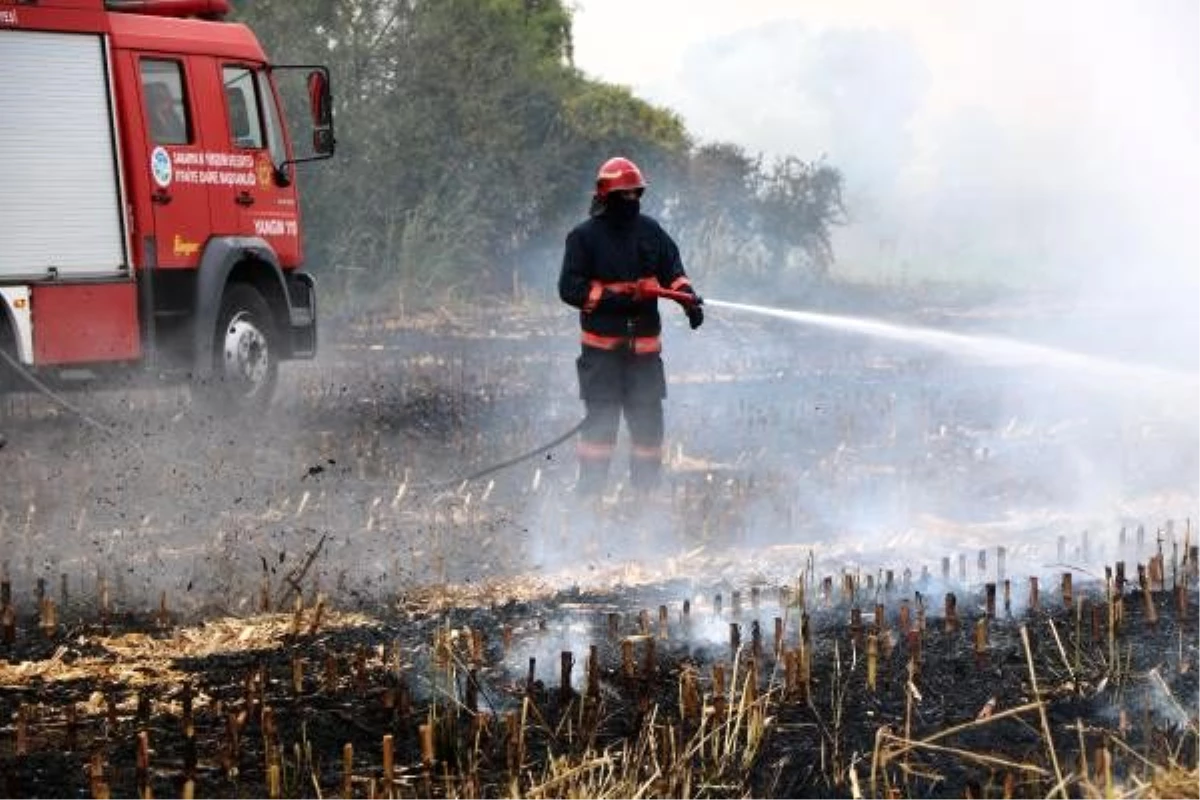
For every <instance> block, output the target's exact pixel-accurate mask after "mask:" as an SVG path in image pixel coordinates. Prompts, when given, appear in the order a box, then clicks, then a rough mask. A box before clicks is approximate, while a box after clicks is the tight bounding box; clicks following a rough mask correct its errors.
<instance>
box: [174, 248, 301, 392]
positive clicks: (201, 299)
mask: <svg viewBox="0 0 1200 800" xmlns="http://www.w3.org/2000/svg"><path fill="white" fill-rule="evenodd" d="M251 264H253V267H251V270H252V272H251V275H252V277H251V275H248V276H247V277H248V278H249V282H250V283H253V284H259V283H261V282H269V283H277V284H278V290H279V293H280V296H281V297H282V298H283V302H284V303H285V305H286V304H288V299H287V297H288V294H287V284H286V283H285V282H284V278H283V270H282V269H281V268H280V266H279V259H278V258H277V257H276V256H275V251H274V250H272V249H271V246H270V245H268V244H267V243H266V242H265V241H264V240H263V239H261V238H260V237H258V236H218V237H214V238H212V239H209V240H208V242H207V244H205V246H204V253H203V254H202V255H201V256H200V265H199V268H198V269H197V274H196V310H195V314H194V316H193V353H194V360H193V366H192V370H193V375H194V377H197V378H206V377H208V376H210V375H211V374H212V369H213V328H214V326H216V324H217V314H219V313H220V311H221V297H222V295H223V294H224V293H225V287H226V285H227V284H228V283H229V280H230V276H231V275H232V274H233V273H234V272H235V271H239V272H241V271H243V270H244V269H246V268H247V266H248V265H251ZM264 299H266V300H267V302H268V304H270V302H271V301H270V298H269V297H267V298H264ZM273 310H275V311H276V324H278V325H280V326H281V330H286V327H284V326H286V325H287V319H288V317H287V313H286V309H285V313H284V315H283V317H282V320H280V318H279V315H278V309H273Z"/></svg>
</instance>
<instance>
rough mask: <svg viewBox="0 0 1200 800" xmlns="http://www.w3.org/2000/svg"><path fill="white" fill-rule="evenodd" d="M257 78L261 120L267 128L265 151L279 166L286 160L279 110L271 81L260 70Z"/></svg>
mask: <svg viewBox="0 0 1200 800" xmlns="http://www.w3.org/2000/svg"><path fill="white" fill-rule="evenodd" d="M256 74H257V77H258V96H259V97H261V98H262V99H263V120H264V121H265V122H266V128H267V149H269V150H270V151H271V162H272V163H273V164H275V166H279V165H280V164H282V163H283V162H284V161H286V160H287V150H286V149H285V148H284V145H283V129H282V126H281V125H280V124H279V109H278V107H277V106H276V105H275V93H274V92H273V91H272V90H271V80H270V79H269V78H268V77H267V73H266V72H264V71H262V70H260V71H259V72H258V73H256Z"/></svg>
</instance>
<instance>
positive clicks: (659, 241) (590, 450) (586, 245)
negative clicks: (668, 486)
mask: <svg viewBox="0 0 1200 800" xmlns="http://www.w3.org/2000/svg"><path fill="white" fill-rule="evenodd" d="M645 189H646V181H645V179H644V178H643V177H642V172H641V170H639V169H638V167H637V165H636V164H634V163H633V162H632V161H630V160H629V159H627V158H622V157H616V158H610V159H608V160H607V161H605V162H604V164H602V165H601V167H600V170H599V174H598V175H597V177H596V192H595V195H594V196H593V197H592V204H591V211H590V214H589V218H588V219H587V220H585V221H583V222H581V223H580V224H579V225H577V226H576V227H575V228H573V229H572V230H571V232H570V233H569V234H567V240H566V246H565V249H564V252H563V262H562V272H561V274H560V275H559V279H558V294H559V297H561V298H562V300H563V302H565V303H567V304H568V305H571V306H574V307H575V308H578V309H579V311H580V313H579V324H580V326H581V327H582V329H583V331H582V352H581V353H580V355H579V358H578V359H577V361H576V368H577V372H578V377H579V393H580V397H581V398H582V399H583V401H584V404H585V406H586V409H587V419H586V421H585V422H584V425H583V428H582V429H581V430H580V433H579V440H578V442H577V447H576V454H577V457H578V459H579V482H578V484H577V491H578V492H579V494H580V495H582V496H584V497H592V498H595V497H598V496H599V495H600V494H601V493H602V492H603V491H604V485H605V482H606V480H607V477H608V470H609V462H610V461H611V459H612V454H613V449H614V446H615V445H616V441H617V431H618V428H619V426H620V421H621V415H622V413H623V414H624V416H625V424H626V426H627V428H628V431H629V438H630V444H631V450H630V470H629V478H630V486H631V488H633V490H634V491H637V492H648V491H651V490H653V489H654V488H655V487H656V486H657V485H658V483H659V480H660V476H661V472H662V455H663V453H662V450H663V403H662V401H663V398H665V397H666V395H667V383H666V378H665V375H664V372H663V362H662V356H661V351H662V341H661V332H662V320H661V318H660V317H659V313H658V298H657V297H656V296H653V295H647V294H646V293H645V291H644V287H645V286H646V284H645V283H644V282H645V281H647V280H649V281H656V285H659V286H662V287H664V288H668V289H672V290H676V291H680V292H685V293H687V294H689V295H691V296H692V297H694V298H695V302H693V303H687V304H681V305H682V306H683V308H684V310H685V312H686V313H687V317H688V323H689V324H690V325H691V328H692V330H695V329H696V328H699V327H700V325H701V324H702V323H703V322H704V312H703V310H702V309H701V303H702V302H703V301H702V300H701V299H700V297H699V295H697V294H696V292H695V290H694V289H693V288H692V285H691V282H690V281H689V280H688V277H687V274H686V273H685V272H684V269H683V263H682V261H681V260H680V257H679V248H678V246H676V244H675V241H674V240H673V239H672V238H671V236H670V235H669V234H668V233H667V232H666V231H665V230H663V228H662V227H661V226H660V225H659V223H658V222H657V221H655V220H654V219H652V218H651V217H648V216H646V215H645V214H642V213H641V197H642V193H643V192H644V191H645ZM639 282H642V283H639Z"/></svg>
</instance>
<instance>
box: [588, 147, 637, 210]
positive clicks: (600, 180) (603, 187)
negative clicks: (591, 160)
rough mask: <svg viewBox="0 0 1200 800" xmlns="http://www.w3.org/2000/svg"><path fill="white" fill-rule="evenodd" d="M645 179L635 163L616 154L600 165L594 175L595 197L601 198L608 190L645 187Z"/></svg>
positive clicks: (622, 190)
mask: <svg viewBox="0 0 1200 800" xmlns="http://www.w3.org/2000/svg"><path fill="white" fill-rule="evenodd" d="M645 188H646V181H645V179H644V178H642V171H641V170H640V169H638V166H637V164H635V163H633V162H632V161H630V160H629V159H628V158H622V157H621V156H617V157H615V158H610V159H609V160H608V161H605V162H604V163H603V164H601V165H600V172H599V173H598V174H597V175H596V197H598V198H600V199H601V200H603V199H604V198H605V197H607V196H608V193H609V192H625V191H629V190H631V189H645Z"/></svg>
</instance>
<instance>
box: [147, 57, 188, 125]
mask: <svg viewBox="0 0 1200 800" xmlns="http://www.w3.org/2000/svg"><path fill="white" fill-rule="evenodd" d="M141 74H142V95H143V97H144V99H145V104H146V119H148V120H149V121H150V137H151V138H152V139H153V140H154V143H155V144H188V143H189V142H191V141H192V120H191V116H190V115H189V114H188V108H187V96H186V93H185V92H184V80H183V65H182V64H180V63H179V62H178V61H163V60H160V59H153V58H143V59H142V61H141Z"/></svg>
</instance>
